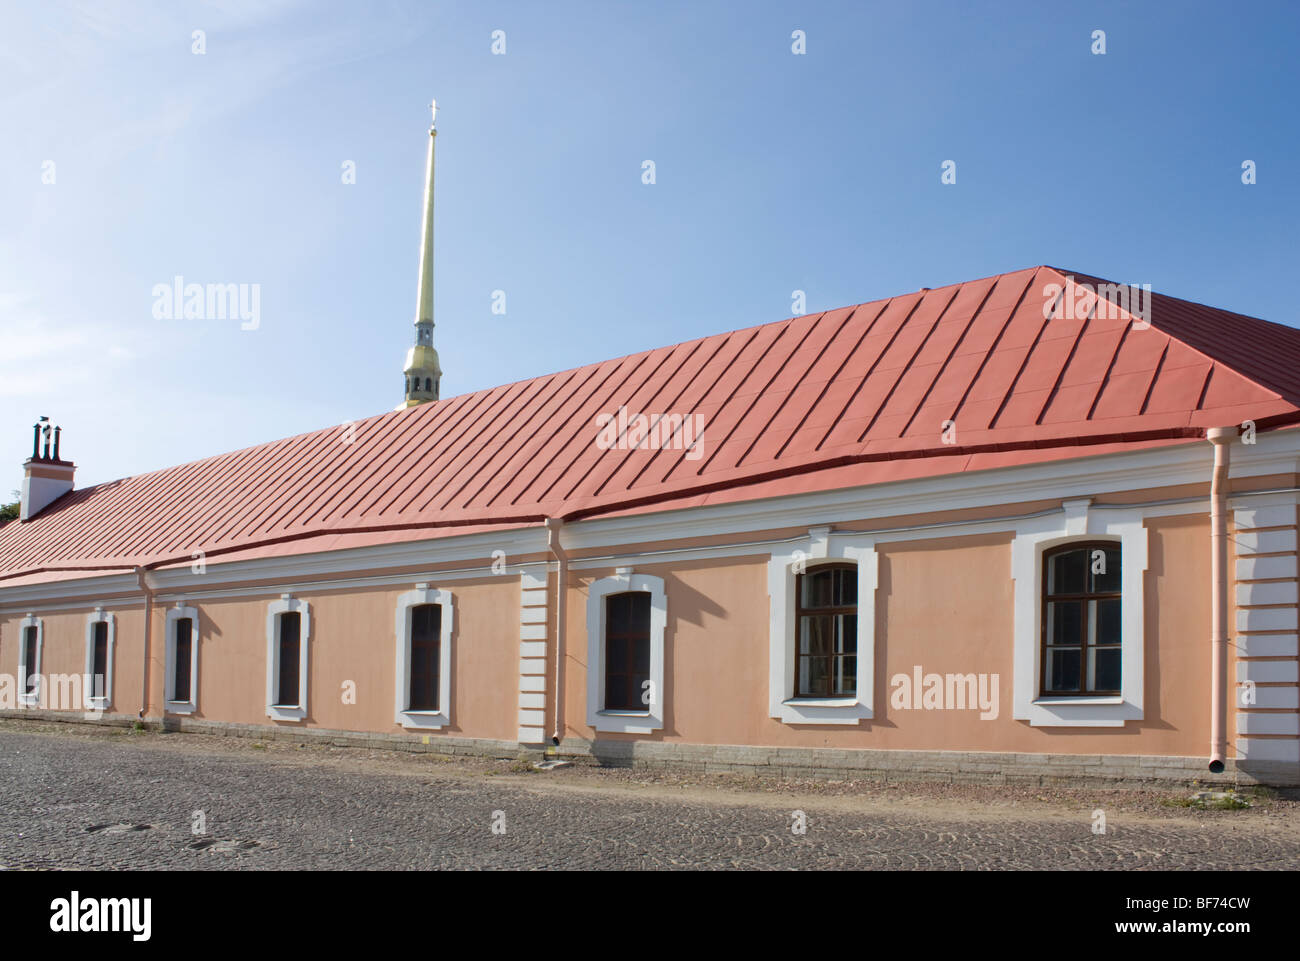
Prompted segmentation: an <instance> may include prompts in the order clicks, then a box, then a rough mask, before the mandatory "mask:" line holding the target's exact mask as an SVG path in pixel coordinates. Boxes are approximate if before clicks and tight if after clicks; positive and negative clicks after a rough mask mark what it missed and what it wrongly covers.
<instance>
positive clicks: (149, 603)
mask: <svg viewBox="0 0 1300 961" xmlns="http://www.w3.org/2000/svg"><path fill="white" fill-rule="evenodd" d="M147 578H148V572H147V571H146V570H145V569H144V568H143V567H137V568H136V569H135V579H136V582H137V583H138V584H139V585H140V593H142V594H143V595H144V669H143V670H142V671H141V672H140V713H139V714H137V715H136V717H138V718H139V719H140V720H142V721H143V720H144V712H145V708H147V707H148V706H149V647H150V641H151V639H152V636H153V588H151V587H150V586H149V584H148V580H147Z"/></svg>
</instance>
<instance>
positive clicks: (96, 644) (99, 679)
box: [90, 621, 108, 697]
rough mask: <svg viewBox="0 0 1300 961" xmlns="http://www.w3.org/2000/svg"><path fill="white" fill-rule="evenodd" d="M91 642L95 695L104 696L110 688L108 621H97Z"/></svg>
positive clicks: (92, 680)
mask: <svg viewBox="0 0 1300 961" xmlns="http://www.w3.org/2000/svg"><path fill="white" fill-rule="evenodd" d="M94 630H95V633H94V637H93V640H92V643H91V648H92V657H91V668H90V674H91V682H90V683H91V685H92V686H93V687H94V690H95V696H97V697H103V696H104V693H105V692H106V691H107V690H108V621H96V622H95V628H94Z"/></svg>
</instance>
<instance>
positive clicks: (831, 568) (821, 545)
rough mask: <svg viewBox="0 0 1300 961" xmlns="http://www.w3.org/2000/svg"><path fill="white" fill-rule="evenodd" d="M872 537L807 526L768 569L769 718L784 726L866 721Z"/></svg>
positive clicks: (874, 562) (871, 675) (871, 683)
mask: <svg viewBox="0 0 1300 961" xmlns="http://www.w3.org/2000/svg"><path fill="white" fill-rule="evenodd" d="M877 568H878V558H877V555H876V541H875V537H874V535H871V534H863V533H858V532H855V531H832V530H831V529H830V528H829V527H814V528H811V529H810V530H809V531H808V539H807V540H806V541H799V542H794V543H791V544H789V545H788V546H787V547H783V548H782V549H781V550H779V551H773V552H772V557H771V560H770V561H768V565H767V593H768V598H769V601H770V605H771V606H770V613H769V628H768V632H769V633H768V684H769V687H768V702H769V714H770V716H771V717H774V718H777V719H778V720H780V721H781V722H783V723H785V724H859V723H861V722H862V721H864V720H870V719H871V718H872V716H873V697H874V688H875V663H874V662H875V653H874V652H875V626H876V606H875V605H876V579H877Z"/></svg>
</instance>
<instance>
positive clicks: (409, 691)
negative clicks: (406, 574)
mask: <svg viewBox="0 0 1300 961" xmlns="http://www.w3.org/2000/svg"><path fill="white" fill-rule="evenodd" d="M423 607H428V608H432V609H433V610H435V611H437V614H436V615H434V616H435V618H436V625H437V626H436V628H435V629H434V631H433V636H432V637H431V638H426V639H425V642H426V643H428V644H430V646H432V648H433V658H432V664H431V671H432V674H433V704H431V705H428V704H422V705H418V706H417V705H416V704H415V703H414V702H415V696H414V695H415V646H416V635H415V616H416V611H418V610H420V609H421V608H423ZM442 613H443V612H442V605H441V604H438V603H436V602H425V603H421V604H413V605H411V615H410V616H411V664H410V666H409V667H408V670H407V672H406V709H407V710H408V711H424V712H429V713H434V714H436V713H438V712H439V711H440V710H442Z"/></svg>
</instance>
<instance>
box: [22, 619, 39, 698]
mask: <svg viewBox="0 0 1300 961" xmlns="http://www.w3.org/2000/svg"><path fill="white" fill-rule="evenodd" d="M29 627H34V628H36V663H35V664H34V665H33V664H28V663H27V628H29ZM44 647H45V624H44V622H43V621H42V620H41V619H40V618H39V617H36V616H35V615H34V614H28V615H27V616H26V617H24V618H23V619H22V620H21V621H19V622H18V703H19V704H24V705H28V706H31V705H34V704H40V701H41V685H42V683H43V682H44V679H43V678H42V677H41V657H42V654H43V650H44ZM33 674H35V675H36V690H35V691H34V692H33V693H31V694H27V693H26V691H27V679H28V678H29V677H31V676H32V675H33Z"/></svg>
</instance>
